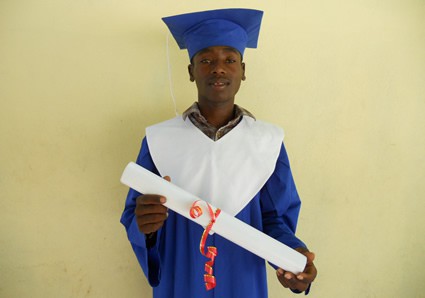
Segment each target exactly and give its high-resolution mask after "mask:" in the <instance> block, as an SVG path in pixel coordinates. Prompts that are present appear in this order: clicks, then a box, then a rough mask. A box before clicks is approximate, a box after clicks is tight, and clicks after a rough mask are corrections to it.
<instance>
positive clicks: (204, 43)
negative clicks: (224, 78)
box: [162, 8, 263, 59]
mask: <svg viewBox="0 0 425 298" xmlns="http://www.w3.org/2000/svg"><path fill="white" fill-rule="evenodd" d="M262 17H263V12H262V11H260V10H254V9H240V8H231V9H217V10H208V11H201V12H193V13H186V14H181V15H176V16H171V17H165V18H162V20H163V21H164V22H165V24H166V25H167V26H168V29H170V32H171V34H172V35H173V36H174V39H175V40H176V41H177V44H178V45H179V47H180V49H187V50H188V52H189V57H190V59H192V57H193V56H194V55H195V54H196V53H197V52H199V51H200V50H202V49H205V48H208V47H212V46H229V47H232V48H235V49H237V50H238V51H239V52H240V53H241V55H242V56H243V53H244V50H245V48H256V47H257V42H258V34H259V33H260V26H261V19H262Z"/></svg>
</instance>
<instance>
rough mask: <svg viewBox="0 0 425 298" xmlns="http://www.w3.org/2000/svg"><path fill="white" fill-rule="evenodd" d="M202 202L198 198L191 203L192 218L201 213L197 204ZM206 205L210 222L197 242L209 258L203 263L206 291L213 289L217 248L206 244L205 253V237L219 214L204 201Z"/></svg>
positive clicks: (203, 253)
mask: <svg viewBox="0 0 425 298" xmlns="http://www.w3.org/2000/svg"><path fill="white" fill-rule="evenodd" d="M199 202H202V201H200V200H197V201H195V202H194V203H193V204H192V207H191V208H190V216H191V217H192V218H197V217H199V216H201V215H202V208H201V207H199V206H198V203H199ZM205 204H207V207H208V213H209V215H210V217H211V221H210V223H209V224H208V225H207V227H206V228H205V230H204V232H203V233H202V238H201V242H200V244H199V250H200V251H201V254H202V255H204V256H206V257H207V258H209V259H210V260H209V261H207V262H206V263H205V272H206V273H205V274H204V282H205V287H206V288H207V291H209V290H211V289H214V288H215V286H216V281H215V276H214V275H213V266H214V260H215V257H216V256H217V248H216V247H215V246H208V247H207V249H208V250H207V252H206V253H205V242H206V241H207V237H208V234H209V232H210V231H211V228H212V226H213V225H214V223H215V221H216V219H217V217H218V215H219V214H220V212H221V210H220V209H217V210H216V211H215V213H214V211H213V209H212V207H211V205H210V204H208V203H207V202H205Z"/></svg>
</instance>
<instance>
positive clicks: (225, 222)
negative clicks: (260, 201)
mask: <svg viewBox="0 0 425 298" xmlns="http://www.w3.org/2000/svg"><path fill="white" fill-rule="evenodd" d="M121 182H122V183H123V184H125V185H127V186H129V187H131V188H132V189H134V190H136V191H138V192H140V193H142V194H157V195H161V196H164V197H166V198H167V202H166V203H164V206H166V207H167V208H170V209H171V210H173V211H174V212H177V213H179V214H180V215H182V216H184V217H186V218H188V219H190V220H192V221H194V222H196V223H197V224H200V225H201V226H203V227H204V228H205V227H206V226H207V225H208V224H209V222H210V220H211V219H210V216H209V214H208V210H207V208H206V204H200V205H199V206H200V207H201V208H202V215H201V216H199V217H198V218H192V217H191V216H190V213H189V211H190V208H191V207H192V204H193V202H195V201H196V200H201V199H200V198H198V197H196V196H195V195H193V194H191V193H189V192H187V191H185V190H183V189H181V188H180V187H178V186H176V185H174V184H172V183H170V182H168V181H166V180H164V179H163V178H161V177H159V176H157V175H155V174H153V173H152V172H150V171H148V170H146V169H145V168H143V167H141V166H139V165H138V164H136V163H134V162H130V163H129V164H128V165H127V167H126V168H125V170H124V172H123V174H122V176H121ZM212 208H213V210H214V211H215V210H216V209H217V208H215V207H214V206H212ZM212 231H214V232H215V233H217V234H219V235H220V236H222V237H224V238H226V239H227V240H229V241H231V242H233V243H235V244H237V245H239V246H241V247H243V248H245V249H246V250H248V251H250V252H252V253H253V254H256V255H257V256H259V257H261V258H263V259H265V260H267V261H269V262H270V263H272V264H274V265H276V266H278V267H280V268H282V269H284V270H286V271H290V272H292V273H294V274H298V273H301V272H303V271H304V268H305V265H306V262H307V258H306V257H305V256H304V255H302V254H300V253H299V252H297V251H296V250H293V249H292V248H290V247H288V246H286V245H285V244H283V243H281V242H279V241H277V240H276V239H273V238H272V237H270V236H268V235H266V234H264V233H262V232H261V231H259V230H257V229H255V228H253V227H251V226H250V225H248V224H246V223H244V222H243V221H241V220H239V219H237V218H235V217H233V216H231V215H229V214H227V213H226V212H224V211H223V210H222V211H221V213H220V215H219V216H218V217H217V219H216V222H215V223H214V225H213V227H212Z"/></svg>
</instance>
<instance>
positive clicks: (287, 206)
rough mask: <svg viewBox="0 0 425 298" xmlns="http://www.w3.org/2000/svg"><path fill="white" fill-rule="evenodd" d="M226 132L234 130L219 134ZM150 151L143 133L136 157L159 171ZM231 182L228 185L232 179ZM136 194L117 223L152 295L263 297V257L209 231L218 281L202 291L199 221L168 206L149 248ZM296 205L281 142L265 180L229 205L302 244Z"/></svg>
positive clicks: (276, 234) (294, 243)
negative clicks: (241, 201) (137, 212)
mask: <svg viewBox="0 0 425 298" xmlns="http://www.w3.org/2000/svg"><path fill="white" fill-rule="evenodd" d="M244 118H245V117H244ZM187 121H189V122H190V120H187ZM251 122H252V121H251ZM247 123H248V122H247ZM189 125H190V123H189ZM238 126H240V125H239V124H238ZM238 126H237V127H236V128H238ZM236 128H234V130H235V129H236ZM248 128H249V127H248ZM230 133H231V132H230ZM230 133H229V134H230ZM226 137H232V135H231V134H230V135H229V136H228V135H226V136H224V137H223V138H226ZM234 137H236V133H235V134H234ZM152 155H153V154H151V152H150V148H149V138H148V139H147V138H144V139H143V142H142V146H141V150H140V153H139V156H138V158H137V161H136V162H137V163H138V164H139V165H141V166H143V167H144V168H146V169H148V170H150V171H151V172H153V173H156V174H158V175H161V174H162V173H161V174H160V172H159V171H158V168H157V166H156V164H155V163H154V159H153V158H152ZM157 163H158V162H157ZM251 174H252V175H255V173H251ZM172 179H173V178H172ZM173 182H174V180H173ZM229 183H230V187H231V186H232V182H229ZM139 195H140V194H139V193H138V192H137V191H135V190H132V189H130V190H129V193H128V196H127V199H126V203H125V210H124V212H123V214H122V218H121V223H122V224H123V225H124V226H125V228H126V231H127V235H128V239H129V241H130V243H131V245H132V247H133V250H134V252H135V254H136V257H137V259H138V261H139V263H140V266H141V267H142V269H143V272H144V273H145V275H146V277H147V279H148V281H149V284H150V285H151V286H152V287H153V297H154V298H173V297H175V298H191V297H193V298H195V297H196V298H202V297H205V298H212V297H226V298H231V297H235V298H237V297H252V298H256V297H258V298H264V297H267V279H266V269H265V261H264V260H263V259H261V258H259V257H257V256H256V255H254V254H252V253H251V252H249V251H247V250H245V249H243V248H241V247H239V246H237V245H236V244H233V243H232V242H230V241H228V240H226V239H224V238H222V237H221V236H220V235H217V234H213V235H209V237H208V239H207V242H206V245H205V246H211V245H212V246H215V247H217V249H218V255H217V257H216V259H215V264H214V276H215V277H216V280H217V285H216V287H215V288H214V289H212V290H210V291H206V289H205V285H204V281H203V274H204V265H205V262H206V261H208V259H207V258H206V257H204V256H203V255H202V254H201V253H200V251H199V242H200V239H201V236H202V233H203V227H201V226H199V225H198V224H196V223H194V222H192V221H190V220H188V219H186V218H185V217H183V216H181V215H179V214H177V213H175V212H173V211H172V210H169V216H168V218H167V220H166V221H165V223H164V225H163V227H162V228H161V229H160V230H159V231H158V233H157V241H156V243H155V245H154V246H153V247H151V248H147V247H146V240H145V235H144V234H142V233H141V232H140V231H139V229H138V226H137V223H136V220H135V217H134V208H135V199H136V198H137V196H139ZM216 203H217V202H215V205H217V204H216ZM218 203H219V202H218ZM300 205H301V202H300V199H299V196H298V193H297V190H296V187H295V183H294V179H293V177H292V173H291V170H290V166H289V160H288V156H287V153H286V150H285V147H284V145H283V143H281V144H280V148H279V150H278V154H277V158H276V160H275V161H273V169H272V171H271V174H269V175H268V176H267V179H266V181H265V183H262V184H261V186H260V188H259V189H258V191H257V192H256V193H254V194H253V196H252V199H250V200H247V202H246V203H244V204H243V205H242V207H241V208H239V209H240V210H239V209H238V208H237V207H236V208H234V209H233V210H235V212H237V213H236V214H235V217H236V218H238V219H240V220H242V221H244V222H245V223H248V224H249V225H251V226H253V227H254V228H256V229H258V230H260V231H262V232H264V233H266V234H268V235H269V236H271V237H273V238H275V239H277V240H278V241H281V242H283V243H285V244H286V245H288V246H290V247H292V248H296V247H305V245H304V243H303V242H302V241H301V240H299V239H298V238H297V237H296V236H295V230H296V225H297V220H298V214H299V210H300Z"/></svg>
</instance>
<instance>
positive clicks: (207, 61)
mask: <svg viewBox="0 0 425 298" xmlns="http://www.w3.org/2000/svg"><path fill="white" fill-rule="evenodd" d="M199 62H200V63H202V64H211V60H210V59H206V58H205V59H201V61H199Z"/></svg>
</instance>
